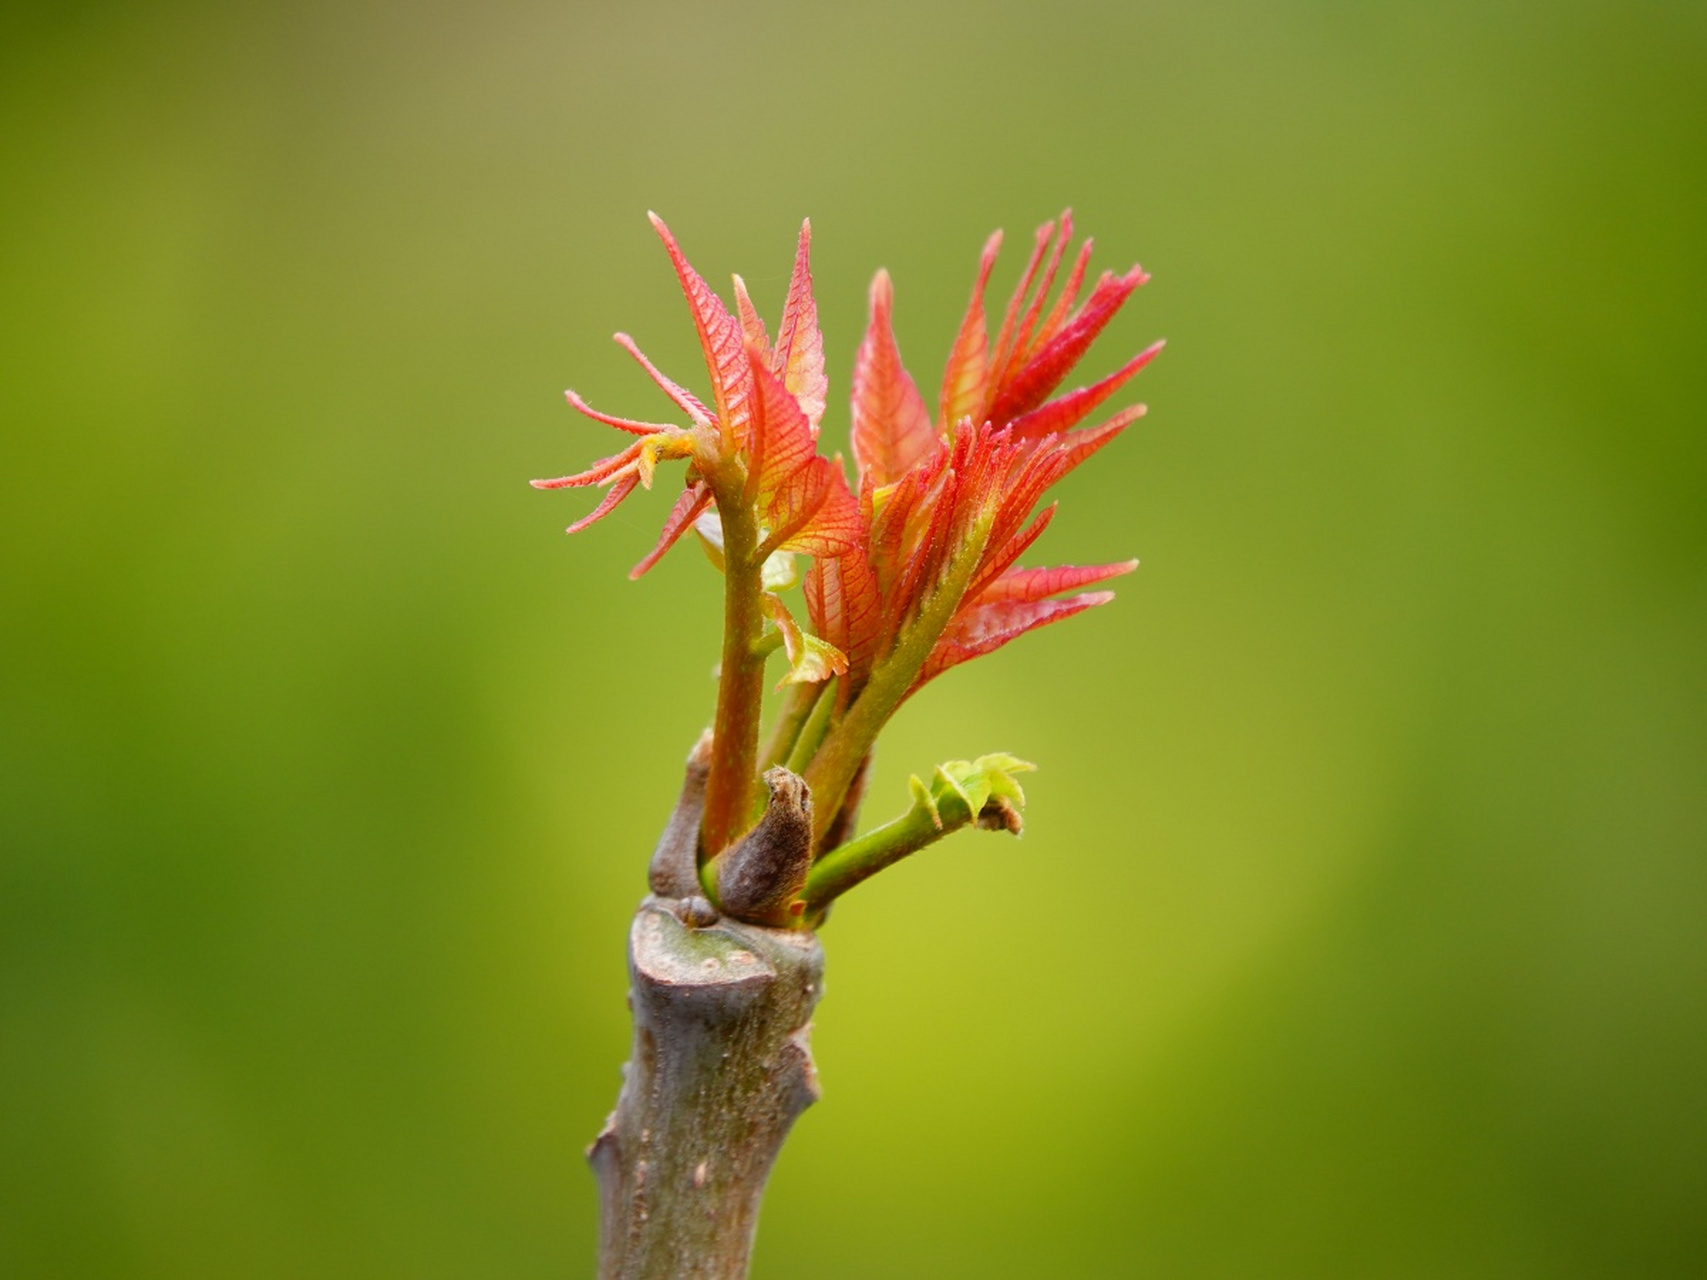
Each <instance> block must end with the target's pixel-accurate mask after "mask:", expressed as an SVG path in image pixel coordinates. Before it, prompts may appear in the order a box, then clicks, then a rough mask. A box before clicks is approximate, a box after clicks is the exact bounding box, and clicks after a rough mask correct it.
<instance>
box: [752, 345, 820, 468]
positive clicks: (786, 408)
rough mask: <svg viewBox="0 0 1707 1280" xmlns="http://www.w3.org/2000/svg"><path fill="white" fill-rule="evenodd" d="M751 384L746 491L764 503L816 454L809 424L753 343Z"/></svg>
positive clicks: (766, 357) (759, 347) (761, 349)
mask: <svg viewBox="0 0 1707 1280" xmlns="http://www.w3.org/2000/svg"><path fill="white" fill-rule="evenodd" d="M747 361H748V364H749V370H748V372H749V376H750V377H751V378H752V381H753V388H754V394H753V400H752V406H753V420H752V429H751V431H750V432H749V435H748V441H747V465H748V472H747V474H748V480H747V484H748V489H749V491H750V493H751V494H754V495H758V496H759V497H760V499H761V501H764V500H767V499H768V498H769V496H770V495H772V494H774V493H776V492H777V491H778V490H780V489H782V488H783V486H785V485H786V484H787V483H788V481H789V479H790V478H791V477H792V476H793V475H794V473H795V472H797V471H799V470H800V469H801V468H802V467H804V466H805V465H806V464H807V463H808V462H809V461H810V460H811V459H812V458H813V457H814V455H815V454H816V453H817V443H816V441H815V440H814V439H813V437H812V425H811V423H809V422H807V421H806V415H805V413H804V412H802V410H801V408H800V403H799V402H798V401H797V400H795V398H794V397H793V396H792V395H790V394H789V391H788V388H787V387H785V386H784V385H783V383H782V379H781V378H779V377H777V375H776V374H774V373H772V372H771V368H770V364H769V356H768V354H767V353H766V351H765V349H764V348H763V347H761V346H759V345H758V344H757V343H756V342H750V343H748V344H747Z"/></svg>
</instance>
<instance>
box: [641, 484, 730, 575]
mask: <svg viewBox="0 0 1707 1280" xmlns="http://www.w3.org/2000/svg"><path fill="white" fill-rule="evenodd" d="M710 501H711V490H710V489H709V488H708V487H707V486H706V485H705V484H704V483H703V482H702V481H698V480H696V481H694V482H693V483H692V484H690V485H688V486H687V488H685V489H683V490H682V492H681V496H680V497H678V498H677V499H676V505H675V506H673V507H671V508H670V514H669V515H668V516H667V517H666V518H665V520H664V531H663V532H662V533H661V534H659V535H658V544H657V545H656V546H655V547H653V548H652V550H650V551H648V552H647V553H646V558H645V559H644V560H642V561H641V562H640V563H639V564H637V565H635V566H634V568H632V569H630V570H629V571H628V576H629V577H630V578H631V579H638V578H640V577H641V576H642V575H643V574H645V573H646V571H647V570H648V569H650V568H651V567H652V566H653V565H655V564H657V563H658V561H660V560H662V559H663V558H664V553H665V552H666V551H668V550H669V549H670V548H671V547H673V546H675V545H676V542H677V540H678V539H679V538H680V537H681V536H682V535H683V534H684V533H686V532H687V531H688V530H689V529H691V528H693V522H694V521H695V520H697V519H699V513H700V512H702V511H704V510H705V508H706V505H707V504H708V503H709V502H710Z"/></svg>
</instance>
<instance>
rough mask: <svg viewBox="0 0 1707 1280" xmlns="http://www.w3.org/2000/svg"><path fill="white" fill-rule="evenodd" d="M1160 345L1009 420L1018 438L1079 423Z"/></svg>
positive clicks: (1031, 437) (1032, 437) (1038, 435)
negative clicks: (1112, 370)
mask: <svg viewBox="0 0 1707 1280" xmlns="http://www.w3.org/2000/svg"><path fill="white" fill-rule="evenodd" d="M1163 345H1164V344H1163V343H1160V342H1156V343H1152V344H1151V345H1150V346H1148V347H1146V348H1144V350H1142V351H1140V352H1139V353H1138V354H1137V355H1135V356H1133V357H1132V359H1130V360H1128V361H1127V362H1126V363H1125V364H1124V365H1122V366H1121V367H1120V368H1119V369H1116V370H1115V371H1114V372H1113V373H1111V374H1109V375H1108V377H1106V378H1104V379H1103V380H1102V381H1100V382H1095V383H1092V384H1091V385H1090V386H1088V387H1080V388H1079V389H1078V390H1077V391H1070V392H1068V393H1067V394H1066V395H1064V396H1061V397H1059V398H1058V399H1055V400H1051V401H1050V402H1049V403H1048V404H1046V405H1043V406H1042V407H1041V408H1037V409H1033V410H1032V411H1031V412H1030V413H1027V414H1023V415H1021V416H1020V417H1018V418H1015V419H1014V420H1013V421H1012V422H1011V423H1010V424H1009V425H1010V426H1011V427H1012V428H1013V433H1014V436H1015V437H1016V438H1017V439H1021V440H1039V439H1042V438H1043V437H1044V436H1048V435H1054V434H1055V433H1056V432H1059V431H1066V430H1068V429H1069V428H1071V427H1076V426H1078V425H1079V423H1081V422H1083V421H1084V420H1085V419H1086V418H1088V417H1089V416H1090V415H1091V414H1092V413H1094V412H1095V411H1096V409H1097V407H1098V406H1099V405H1101V404H1102V402H1103V401H1105V400H1107V399H1108V398H1109V397H1110V396H1111V395H1113V394H1114V393H1115V392H1116V391H1118V390H1120V388H1121V387H1123V386H1124V385H1126V383H1127V382H1128V381H1130V380H1131V379H1132V377H1133V376H1134V375H1135V374H1137V372H1138V371H1139V370H1140V369H1142V368H1143V367H1144V366H1145V365H1147V364H1149V363H1150V361H1152V360H1154V359H1155V358H1156V355H1157V353H1158V352H1160V351H1161V349H1162V347H1163Z"/></svg>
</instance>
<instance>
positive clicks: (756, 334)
mask: <svg viewBox="0 0 1707 1280" xmlns="http://www.w3.org/2000/svg"><path fill="white" fill-rule="evenodd" d="M733 279H734V282H735V314H736V315H738V316H740V317H741V333H742V336H743V337H745V338H746V340H747V342H748V343H749V344H751V343H755V342H756V343H758V344H759V347H760V349H761V350H763V351H767V352H768V351H769V350H770V347H771V336H770V334H768V333H766V332H765V322H764V321H763V320H761V319H759V311H758V308H757V307H755V306H754V305H753V300H752V298H751V297H749V296H748V294H747V282H746V281H745V280H743V279H741V277H740V276H735V277H733Z"/></svg>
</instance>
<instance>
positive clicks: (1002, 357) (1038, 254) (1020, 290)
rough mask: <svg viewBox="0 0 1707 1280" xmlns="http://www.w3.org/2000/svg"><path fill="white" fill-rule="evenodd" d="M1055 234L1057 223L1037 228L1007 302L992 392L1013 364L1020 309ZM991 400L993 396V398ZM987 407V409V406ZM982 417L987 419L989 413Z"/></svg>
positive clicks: (993, 364) (994, 362)
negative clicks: (1029, 255) (1011, 359)
mask: <svg viewBox="0 0 1707 1280" xmlns="http://www.w3.org/2000/svg"><path fill="white" fill-rule="evenodd" d="M1054 234H1055V224H1054V222H1052V221H1051V222H1045V223H1044V224H1043V225H1042V226H1041V227H1039V228H1038V229H1037V234H1036V235H1035V236H1033V237H1032V241H1031V257H1029V258H1027V259H1026V263H1025V270H1024V271H1023V272H1021V273H1020V278H1019V286H1018V287H1017V288H1016V289H1015V290H1014V291H1013V296H1012V297H1010V298H1009V299H1008V309H1007V312H1006V313H1005V314H1004V315H1003V316H1002V331H1001V333H1000V334H998V335H997V337H996V349H995V351H994V352H993V353H992V354H991V357H990V368H991V369H992V370H993V371H994V377H993V378H992V380H991V381H992V388H991V389H992V391H994V390H995V389H997V388H998V387H999V386H1000V384H1001V380H1002V379H1001V370H1003V369H1004V368H1006V367H1007V365H1008V364H1009V363H1010V362H1011V361H1010V357H1012V355H1013V350H1014V331H1015V329H1016V328H1017V327H1018V325H1019V309H1020V307H1021V306H1022V305H1023V304H1024V302H1025V295H1026V294H1027V293H1029V292H1030V291H1031V282H1032V280H1033V279H1034V278H1035V277H1036V275H1037V265H1038V263H1040V262H1042V261H1043V251H1044V250H1045V249H1047V248H1048V247H1049V239H1050V237H1051V236H1053V235H1054ZM991 398H992V399H993V398H994V396H992V397H991ZM986 407H987V406H986ZM983 416H985V417H988V416H989V414H988V412H986V413H985V414H984V415H983Z"/></svg>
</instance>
